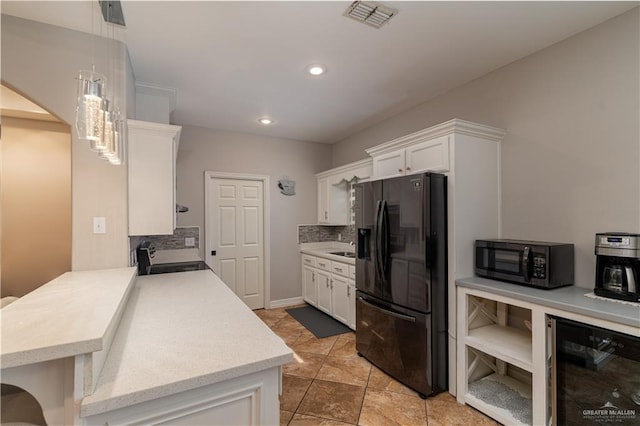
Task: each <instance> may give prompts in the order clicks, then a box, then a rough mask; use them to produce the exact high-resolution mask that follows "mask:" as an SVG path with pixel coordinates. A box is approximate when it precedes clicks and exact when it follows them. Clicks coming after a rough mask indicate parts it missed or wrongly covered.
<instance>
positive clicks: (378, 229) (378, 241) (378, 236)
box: [375, 200, 384, 281]
mask: <svg viewBox="0 0 640 426" xmlns="http://www.w3.org/2000/svg"><path fill="white" fill-rule="evenodd" d="M382 203H383V202H382V201H380V200H379V201H378V204H377V206H376V226H375V249H376V258H375V267H376V277H378V279H379V280H380V281H382V280H383V278H384V275H383V273H382V271H381V266H382V260H381V254H382V253H381V250H382Z"/></svg>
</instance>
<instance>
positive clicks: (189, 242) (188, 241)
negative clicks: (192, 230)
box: [184, 237, 196, 247]
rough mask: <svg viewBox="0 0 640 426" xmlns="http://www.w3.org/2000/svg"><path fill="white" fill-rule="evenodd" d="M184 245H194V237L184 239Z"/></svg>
mask: <svg viewBox="0 0 640 426" xmlns="http://www.w3.org/2000/svg"><path fill="white" fill-rule="evenodd" d="M184 245H185V246H186V247H195V245H196V239H195V238H194V237H187V238H185V239H184Z"/></svg>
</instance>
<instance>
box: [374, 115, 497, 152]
mask: <svg viewBox="0 0 640 426" xmlns="http://www.w3.org/2000/svg"><path fill="white" fill-rule="evenodd" d="M451 133H457V134H462V135H468V136H475V137H478V138H482V139H487V140H491V141H496V142H500V141H501V140H502V139H503V138H504V136H505V135H506V132H505V131H504V130H503V129H499V128H497V127H491V126H486V125H484V124H478V123H473V122H471V121H465V120H460V119H459V118H454V119H452V120H449V121H445V122H444V123H441V124H438V125H436V126H432V127H429V128H426V129H423V130H419V131H417V132H414V133H411V134H408V135H405V136H401V137H399V138H396V139H393V140H391V141H389V142H385V143H383V144H380V145H376V146H374V147H372V148H369V149H366V150H365V151H366V153H367V154H369V155H371V156H374V155H379V154H384V153H386V152H389V151H394V150H397V149H401V148H406V147H408V146H410V145H413V144H415V143H416V142H421V141H424V140H427V139H433V138H437V137H440V136H444V135H449V134H451Z"/></svg>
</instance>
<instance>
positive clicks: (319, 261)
mask: <svg viewBox="0 0 640 426" xmlns="http://www.w3.org/2000/svg"><path fill="white" fill-rule="evenodd" d="M316 267H317V268H318V269H324V270H325V271H328V272H331V261H330V260H327V259H325V258H322V257H318V258H316Z"/></svg>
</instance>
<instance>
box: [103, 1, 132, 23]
mask: <svg viewBox="0 0 640 426" xmlns="http://www.w3.org/2000/svg"><path fill="white" fill-rule="evenodd" d="M98 3H99V4H100V9H101V10H102V17H103V18H104V22H110V23H112V24H116V25H120V26H121V27H126V25H125V23H124V14H123V13H122V4H120V0H113V1H98Z"/></svg>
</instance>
